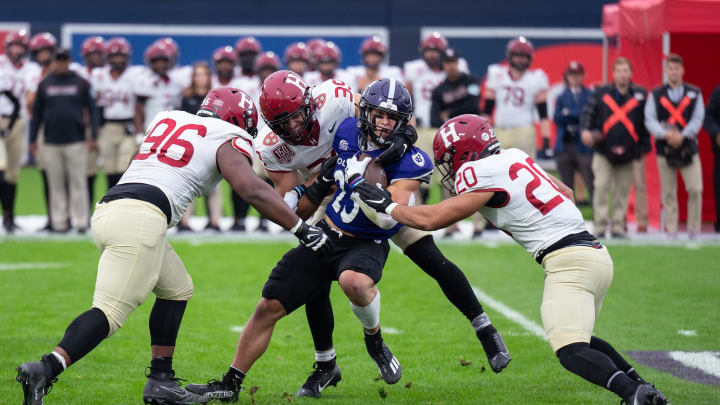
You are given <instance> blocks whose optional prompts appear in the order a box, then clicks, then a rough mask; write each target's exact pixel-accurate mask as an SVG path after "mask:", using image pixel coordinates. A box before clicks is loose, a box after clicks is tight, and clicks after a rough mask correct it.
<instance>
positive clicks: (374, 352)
mask: <svg viewBox="0 0 720 405" xmlns="http://www.w3.org/2000/svg"><path fill="white" fill-rule="evenodd" d="M365 347H366V348H367V351H368V354H369V355H370V357H372V359H373V360H375V363H376V364H377V366H378V369H379V370H380V375H381V376H382V379H383V381H385V382H386V383H388V384H395V383H396V382H398V381H400V377H402V367H401V366H400V362H399V361H398V360H397V359H396V358H395V356H393V354H392V352H391V351H390V349H388V347H387V345H385V342H383V340H382V336H380V331H378V333H377V334H376V335H368V334H367V333H365Z"/></svg>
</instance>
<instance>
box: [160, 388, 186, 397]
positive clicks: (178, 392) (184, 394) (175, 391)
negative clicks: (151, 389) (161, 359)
mask: <svg viewBox="0 0 720 405" xmlns="http://www.w3.org/2000/svg"><path fill="white" fill-rule="evenodd" d="M158 388H161V389H164V390H165V391H168V392H172V393H173V394H175V395H182V396H181V397H180V398H178V399H184V398H186V397H187V396H188V395H190V393H189V392H187V391H185V390H182V392H181V391H179V390H175V389H171V388H168V387H164V386H162V385H160V386H158Z"/></svg>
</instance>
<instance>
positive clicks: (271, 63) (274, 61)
mask: <svg viewBox="0 0 720 405" xmlns="http://www.w3.org/2000/svg"><path fill="white" fill-rule="evenodd" d="M265 68H272V69H275V70H278V69H280V58H278V56H277V55H276V54H275V52H273V51H268V52H263V53H261V54H260V55H259V56H258V57H257V59H256V60H255V70H257V71H260V69H265Z"/></svg>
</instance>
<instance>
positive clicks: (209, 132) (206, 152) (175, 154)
mask: <svg viewBox="0 0 720 405" xmlns="http://www.w3.org/2000/svg"><path fill="white" fill-rule="evenodd" d="M146 134H147V135H146V136H145V138H144V139H143V143H142V145H140V150H139V151H138V154H137V155H136V156H135V158H134V159H133V161H132V162H131V163H130V167H128V169H127V171H126V172H125V174H123V176H122V178H121V179H120V182H119V184H124V183H143V184H150V185H152V186H155V187H157V188H159V189H160V190H162V191H163V192H164V193H165V195H166V196H167V198H168V200H169V202H170V206H171V209H172V219H171V220H170V226H171V227H172V226H175V225H176V224H177V223H178V222H179V221H180V219H181V218H182V216H183V214H185V210H186V209H187V207H188V205H190V202H191V201H192V200H193V199H195V198H197V197H201V196H202V195H204V194H207V193H208V192H209V191H211V190H213V189H214V188H215V186H217V184H218V183H219V182H220V180H221V179H222V175H221V174H220V171H219V170H218V166H217V159H216V154H217V150H218V148H220V146H221V145H223V144H224V143H225V142H228V141H232V146H233V147H234V148H235V149H236V150H238V151H239V152H241V153H243V154H244V155H246V156H247V157H248V159H250V160H251V161H252V155H253V154H252V152H253V149H252V136H250V134H248V133H247V132H245V131H244V130H242V129H241V128H240V127H238V126H235V125H233V124H230V123H228V122H225V121H222V120H220V119H217V118H211V117H201V116H197V115H193V114H189V113H186V112H184V111H163V112H161V113H159V114H157V115H156V116H155V118H154V119H153V120H152V122H151V123H150V125H149V126H148V129H147V132H146Z"/></svg>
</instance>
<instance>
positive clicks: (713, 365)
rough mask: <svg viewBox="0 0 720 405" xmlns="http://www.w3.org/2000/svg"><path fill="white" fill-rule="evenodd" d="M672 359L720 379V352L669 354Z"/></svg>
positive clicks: (678, 352) (677, 352)
mask: <svg viewBox="0 0 720 405" xmlns="http://www.w3.org/2000/svg"><path fill="white" fill-rule="evenodd" d="M668 355H669V356H670V358H671V359H673V360H675V361H678V362H680V363H682V364H683V365H685V366H687V367H692V368H696V369H698V370H701V371H702V372H703V373H706V374H710V375H713V376H715V377H718V378H720V358H718V357H717V356H719V355H720V352H680V351H676V352H669V353H668Z"/></svg>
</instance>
